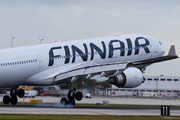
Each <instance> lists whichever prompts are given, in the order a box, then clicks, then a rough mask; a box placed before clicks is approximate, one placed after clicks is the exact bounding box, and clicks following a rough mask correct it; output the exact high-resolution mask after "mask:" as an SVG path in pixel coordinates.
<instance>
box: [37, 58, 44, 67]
mask: <svg viewBox="0 0 180 120" xmlns="http://www.w3.org/2000/svg"><path fill="white" fill-rule="evenodd" d="M37 57H38V61H39V68H42V67H43V60H42V57H41V56H40V55H37Z"/></svg>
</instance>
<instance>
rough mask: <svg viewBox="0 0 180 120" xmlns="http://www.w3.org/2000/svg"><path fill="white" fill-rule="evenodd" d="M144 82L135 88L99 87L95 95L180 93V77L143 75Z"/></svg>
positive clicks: (167, 95) (166, 94) (167, 94)
mask: <svg viewBox="0 0 180 120" xmlns="http://www.w3.org/2000/svg"><path fill="white" fill-rule="evenodd" d="M145 79H146V80H145V82H144V83H142V84H141V85H140V86H139V87H136V88H118V87H116V86H114V85H112V88H109V89H102V88H99V89H97V90H96V92H95V93H94V94H95V95H108V96H147V97H150V96H151V97H153V96H154V97H176V98H179V95H180V77H173V76H163V75H161V76H145Z"/></svg>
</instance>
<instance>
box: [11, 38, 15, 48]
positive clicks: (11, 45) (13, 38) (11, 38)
mask: <svg viewBox="0 0 180 120" xmlns="http://www.w3.org/2000/svg"><path fill="white" fill-rule="evenodd" d="M13 39H15V37H11V48H12V47H13Z"/></svg>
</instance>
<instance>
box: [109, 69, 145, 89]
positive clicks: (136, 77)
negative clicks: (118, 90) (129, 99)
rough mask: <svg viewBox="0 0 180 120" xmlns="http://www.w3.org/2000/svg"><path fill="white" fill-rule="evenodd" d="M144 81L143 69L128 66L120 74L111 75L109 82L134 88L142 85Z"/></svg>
mask: <svg viewBox="0 0 180 120" xmlns="http://www.w3.org/2000/svg"><path fill="white" fill-rule="evenodd" d="M143 81H144V77H143V74H142V72H141V70H139V69H137V68H133V67H131V68H127V69H126V70H125V71H123V73H121V74H120V75H118V76H113V77H110V78H109V79H108V80H107V82H109V83H111V84H114V85H116V86H117V87H122V88H133V87H137V86H139V85H141V83H142V82H143Z"/></svg>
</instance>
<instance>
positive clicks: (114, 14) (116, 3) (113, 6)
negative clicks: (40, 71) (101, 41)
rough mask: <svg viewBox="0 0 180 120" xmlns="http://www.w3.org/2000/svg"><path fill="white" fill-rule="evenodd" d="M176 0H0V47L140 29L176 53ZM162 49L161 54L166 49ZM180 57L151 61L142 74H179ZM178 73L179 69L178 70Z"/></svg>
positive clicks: (179, 20)
mask: <svg viewBox="0 0 180 120" xmlns="http://www.w3.org/2000/svg"><path fill="white" fill-rule="evenodd" d="M179 32H180V1H179V0H136V1H135V0H0V43H1V44H0V48H8V47H10V37H12V36H15V37H16V38H15V39H14V44H13V46H14V47H18V46H25V45H34V44H39V38H43V39H44V41H42V43H51V42H54V41H57V42H58V41H66V40H75V39H84V38H94V37H103V36H109V35H115V34H120V35H121V34H131V33H141V34H147V35H151V36H154V37H156V38H158V39H159V40H160V41H161V42H162V43H163V45H164V46H165V47H166V51H167V52H168V50H169V47H170V45H171V44H175V45H176V49H177V54H178V55H179V56H180V52H179V51H180V44H179V43H180V34H179ZM167 52H166V54H167ZM179 67H180V60H179V59H178V60H173V61H169V62H164V63H159V64H154V65H152V66H150V67H148V68H147V70H146V73H145V75H160V74H164V75H176V76H178V75H179V73H180V72H179V70H180V69H179ZM179 76H180V75H179Z"/></svg>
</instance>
